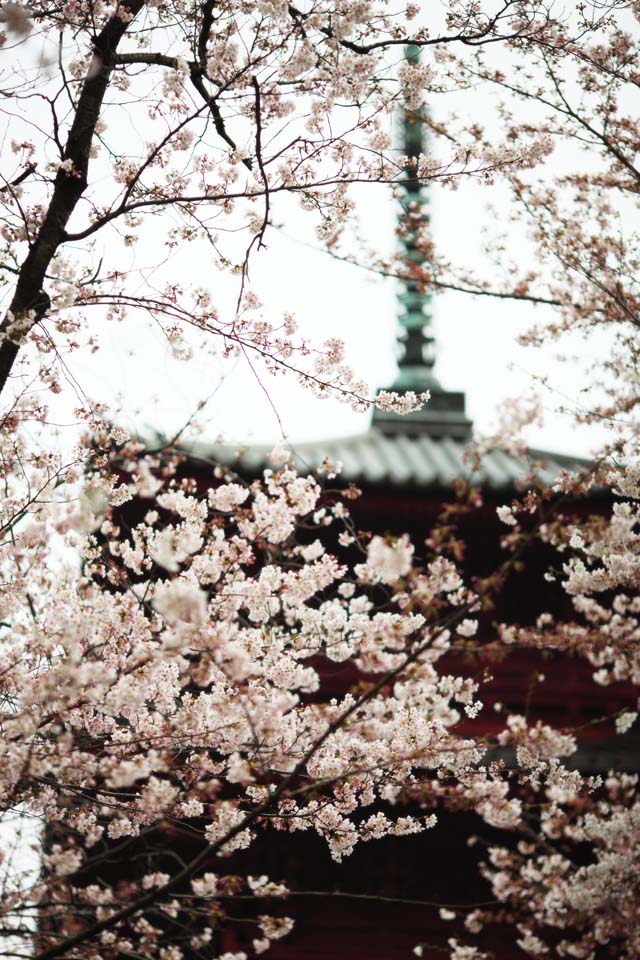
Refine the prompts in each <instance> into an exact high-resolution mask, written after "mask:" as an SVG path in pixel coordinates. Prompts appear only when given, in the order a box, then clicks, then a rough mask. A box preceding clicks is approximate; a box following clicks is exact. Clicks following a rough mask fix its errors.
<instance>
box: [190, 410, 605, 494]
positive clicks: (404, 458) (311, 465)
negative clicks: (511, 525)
mask: <svg viewBox="0 0 640 960" xmlns="http://www.w3.org/2000/svg"><path fill="white" fill-rule="evenodd" d="M271 450H272V446H267V445H263V444H261V445H248V446H245V447H242V446H232V445H231V444H222V443H221V444H214V445H210V444H204V443H196V444H192V445H190V446H189V448H188V450H186V451H185V452H186V453H187V454H188V455H189V456H192V457H194V458H195V459H201V458H202V459H206V460H211V461H215V462H217V463H222V464H224V465H225V466H228V467H230V468H231V469H233V470H235V471H236V472H238V473H240V474H244V475H245V476H256V475H258V474H259V473H260V472H261V471H262V470H263V469H265V468H267V467H273V463H272V462H271V460H270V458H269V454H270V452H271ZM289 451H290V454H291V458H292V460H293V463H294V465H295V466H296V468H297V469H298V470H299V471H300V472H301V473H305V472H310V471H314V470H318V469H319V468H320V467H321V466H322V463H323V461H325V460H327V459H328V460H329V461H330V462H332V463H340V464H342V470H341V474H340V476H341V479H342V480H343V481H345V482H347V483H355V484H362V485H364V486H367V487H370V486H372V485H375V486H385V487H388V486H391V487H398V488H415V489H420V490H429V491H433V492H438V491H440V492H443V491H446V490H448V489H449V488H450V487H451V484H452V482H453V481H454V480H456V479H457V478H459V477H464V478H466V479H468V480H469V481H470V482H472V483H473V484H474V485H477V486H479V487H481V488H482V489H483V490H485V491H487V492H489V491H495V492H496V493H498V492H500V493H502V492H504V493H507V492H509V491H514V490H516V489H517V488H519V487H521V486H522V485H524V486H525V487H526V486H527V485H528V484H527V479H528V478H529V477H530V475H531V473H532V464H533V465H534V466H535V472H536V475H537V476H539V477H540V479H541V480H542V481H543V482H545V483H553V482H554V481H555V480H556V479H557V477H558V476H559V474H560V473H561V472H562V471H563V470H580V469H584V468H585V467H587V466H588V461H587V460H582V459H579V458H577V457H568V456H565V455H562V454H556V453H548V452H545V451H542V450H529V451H528V453H529V456H528V458H525V457H517V456H514V455H513V454H510V453H507V452H505V451H504V450H497V449H496V450H491V451H489V452H488V453H486V454H484V456H483V457H482V458H481V460H480V464H479V466H476V465H475V464H474V463H473V462H472V459H471V457H469V456H467V452H468V451H469V443H468V440H466V439H465V438H459V437H452V436H437V437H433V436H429V435H428V434H426V433H425V434H422V435H414V436H408V435H406V434H403V433H397V434H386V433H384V432H383V431H382V430H381V429H379V428H378V427H377V426H375V425H374V426H372V427H371V429H369V430H368V431H367V432H366V433H360V434H356V435H355V436H348V437H334V438H329V439H326V440H316V441H313V442H305V443H292V444H290V445H289Z"/></svg>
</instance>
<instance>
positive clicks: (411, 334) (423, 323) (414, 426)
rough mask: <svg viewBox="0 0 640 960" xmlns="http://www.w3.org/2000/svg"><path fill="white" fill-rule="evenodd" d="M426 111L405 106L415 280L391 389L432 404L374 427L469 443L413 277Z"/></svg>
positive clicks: (407, 206)
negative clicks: (426, 396) (442, 377)
mask: <svg viewBox="0 0 640 960" xmlns="http://www.w3.org/2000/svg"><path fill="white" fill-rule="evenodd" d="M405 58H406V60H407V62H408V63H410V64H418V63H419V62H420V47H418V46H415V45H413V44H410V45H408V46H407V47H405ZM424 112H425V107H424V106H423V105H421V106H418V107H417V108H416V107H413V106H410V105H409V104H408V103H407V104H405V106H404V109H403V111H402V142H401V151H402V157H403V158H404V170H403V174H402V176H401V178H400V179H399V180H398V187H399V194H400V197H399V200H400V218H401V219H400V227H401V229H400V238H401V243H402V247H403V256H402V259H403V261H404V262H405V263H406V265H407V267H408V268H409V269H408V273H409V275H408V276H407V277H406V278H405V279H403V280H402V281H401V285H400V290H399V293H398V301H399V303H400V307H401V309H400V313H399V315H398V322H399V328H400V329H399V336H398V344H399V347H400V355H399V358H398V368H399V369H398V376H397V377H396V380H395V382H394V383H393V384H392V386H391V389H392V390H395V391H396V392H397V393H408V392H409V391H415V393H423V392H424V391H426V390H428V391H429V392H430V394H431V399H430V400H429V402H428V403H427V404H425V406H424V407H423V408H422V409H421V410H418V411H416V412H415V413H411V414H408V415H406V416H398V415H397V414H395V413H389V412H384V411H380V410H376V411H375V413H374V416H373V423H374V426H376V427H378V428H379V429H380V430H382V432H383V433H385V434H404V435H405V436H411V435H416V436H418V435H421V436H425V435H426V436H430V437H450V438H455V439H456V440H467V439H469V438H470V436H471V421H470V420H468V418H467V416H466V413H465V405H466V404H465V395H464V393H461V392H459V391H451V390H445V389H443V387H442V385H441V384H440V381H439V380H438V378H437V377H436V374H435V371H434V367H435V360H436V351H435V337H434V333H433V324H432V314H431V294H430V293H427V292H426V291H425V290H424V287H423V285H422V284H421V283H420V282H419V281H418V280H417V279H416V278H414V277H412V276H411V266H412V265H413V264H415V265H416V266H417V267H418V266H420V265H421V264H422V263H423V259H424V254H422V253H421V252H420V250H419V248H418V243H417V240H418V235H419V233H422V232H424V229H425V227H426V226H428V224H429V214H428V209H429V197H428V195H427V191H426V188H425V187H424V186H423V184H422V183H421V182H420V178H419V170H418V166H419V163H420V159H421V158H422V157H424V155H425V153H426V147H425V126H424V120H423V115H424Z"/></svg>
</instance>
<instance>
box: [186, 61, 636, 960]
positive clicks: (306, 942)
mask: <svg viewBox="0 0 640 960" xmlns="http://www.w3.org/2000/svg"><path fill="white" fill-rule="evenodd" d="M406 56H407V57H408V59H409V60H411V61H413V62H417V59H418V56H419V50H418V48H415V47H408V48H407V51H406ZM420 113H421V111H411V110H409V109H407V110H405V111H404V115H403V118H402V125H401V126H402V143H401V146H400V151H399V152H400V155H401V156H402V158H403V164H402V165H403V173H402V176H401V178H400V179H399V181H398V187H397V189H398V194H399V201H400V218H401V219H400V229H399V234H400V238H401V243H402V244H403V247H404V250H403V259H404V261H405V263H406V264H407V267H408V270H407V277H406V278H405V279H403V280H402V282H401V283H400V284H399V293H398V301H399V305H400V306H399V315H398V328H399V330H398V374H397V377H396V379H395V381H394V383H392V384H391V385H390V386H389V389H390V390H393V391H396V392H398V393H401V394H402V393H407V392H411V391H413V392H415V393H422V392H425V391H429V393H430V400H429V402H428V403H427V404H425V405H424V406H423V407H422V408H421V409H420V410H417V411H415V412H413V413H411V414H409V415H406V416H398V415H396V414H394V413H388V412H381V411H377V410H376V411H375V413H374V415H373V418H372V422H371V425H370V427H369V429H368V430H367V431H366V432H363V433H360V434H358V435H355V436H351V437H346V438H345V437H341V438H327V439H325V440H321V441H315V442H313V443H299V444H295V445H294V446H293V448H292V451H291V453H292V459H293V462H294V464H295V465H296V466H297V467H298V469H300V470H301V471H302V472H309V471H310V470H314V469H317V468H319V467H321V465H322V464H323V462H324V461H325V460H326V459H328V460H329V461H331V462H333V463H340V464H341V474H340V480H341V481H342V482H344V484H345V485H348V484H355V485H357V486H358V487H359V488H360V490H361V495H360V497H359V498H358V499H356V500H355V501H354V502H353V503H352V505H351V506H350V511H351V513H352V516H353V517H354V520H355V522H356V524H357V525H358V527H359V528H360V529H361V530H364V531H371V532H374V533H381V534H386V533H391V534H396V535H399V534H402V533H405V532H406V533H409V535H410V536H411V538H412V541H413V542H414V544H416V549H417V551H419V550H420V549H421V548H422V549H423V550H424V546H423V545H424V544H425V540H427V539H428V538H429V536H430V533H431V531H432V529H433V527H434V525H435V524H436V522H437V518H438V516H439V515H440V513H441V511H442V508H443V505H444V504H445V503H446V502H448V501H452V500H453V499H455V495H454V492H453V489H452V486H453V484H454V482H455V481H456V480H459V479H460V478H464V480H465V482H466V483H467V484H470V485H473V486H474V487H475V488H477V490H478V493H479V498H478V499H479V500H481V504H480V505H478V506H477V507H474V509H473V510H471V511H469V513H468V515H467V516H466V518H465V520H464V527H463V533H464V538H465V541H466V544H467V553H466V556H465V561H464V566H465V570H466V572H467V573H468V574H469V575H473V576H480V577H482V576H486V575H489V574H490V573H491V572H492V571H494V570H495V569H496V568H497V567H498V566H499V565H500V563H501V562H502V561H503V560H504V558H505V554H504V552H503V551H502V549H501V546H500V540H501V537H502V536H503V535H504V530H505V528H504V526H503V525H502V524H500V522H499V521H498V518H497V515H496V508H497V507H498V506H500V505H502V504H504V503H508V502H509V500H510V498H512V497H513V496H516V495H519V494H521V493H522V492H523V491H524V490H526V488H527V486H528V485H530V484H531V483H532V482H533V470H532V465H534V466H535V474H536V475H537V477H538V478H539V479H540V480H541V481H542V482H544V483H545V484H552V483H553V482H554V480H555V479H556V478H557V477H558V475H559V474H560V473H561V471H562V470H563V469H567V468H569V469H570V468H576V467H580V466H586V462H585V461H583V462H579V461H577V460H576V459H575V458H569V457H564V456H560V455H556V454H552V453H546V452H543V451H538V450H532V451H529V457H524V458H521V457H517V456H515V455H513V454H510V453H508V452H505V451H504V450H500V449H495V450H492V451H489V452H487V453H485V454H484V455H483V456H482V457H481V458H480V459H478V458H473V457H470V456H469V450H470V445H471V440H472V423H471V420H470V419H469V417H468V416H467V412H466V397H465V393H464V392H463V391H460V390H448V389H446V388H445V387H444V386H443V385H442V384H441V382H440V380H439V378H438V376H437V373H436V360H437V357H436V343H435V336H434V329H433V322H432V300H431V295H430V294H429V293H428V292H426V291H425V289H424V287H423V285H422V284H421V283H420V281H419V280H416V279H414V278H413V273H412V270H411V266H412V265H415V266H416V267H420V256H421V254H420V251H419V249H418V245H417V243H416V236H417V233H418V231H422V230H423V229H424V227H425V226H426V225H427V224H428V210H429V199H428V195H427V193H426V190H425V187H424V186H423V185H422V184H421V183H420V181H419V179H418V177H417V171H416V168H417V165H418V161H419V158H420V157H421V156H424V154H425V152H426V150H425V126H424V122H423V120H422V118H421V116H420ZM416 272H417V271H416ZM269 449H270V448H269V447H267V446H262V447H260V446H251V447H248V448H247V449H246V450H244V451H242V452H241V453H238V451H237V450H236V449H232V448H231V447H229V446H224V445H207V444H199V445H198V446H197V447H192V448H190V450H189V451H188V455H189V456H190V459H189V461H188V463H187V465H186V469H187V471H188V472H189V473H190V475H192V476H195V477H196V478H197V476H198V474H199V473H201V472H202V474H203V477H204V475H206V476H210V464H211V462H216V463H220V462H222V463H224V464H225V465H226V466H227V467H229V468H230V469H232V470H233V471H236V472H237V473H239V474H241V475H243V476H245V477H247V478H250V477H253V476H257V475H258V474H259V473H261V471H262V470H263V469H265V468H266V467H271V466H272V464H271V463H270V462H269V459H268V454H269ZM610 501H611V498H610V495H609V494H608V493H607V492H606V491H601V492H599V493H598V492H597V493H596V494H594V496H593V497H592V499H591V500H590V501H589V502H588V503H587V504H584V505H582V506H581V507H580V506H578V507H577V509H578V510H582V511H583V512H584V513H593V512H596V513H606V512H608V510H609V509H610ZM551 561H552V552H551V550H550V549H548V548H546V547H544V545H538V546H537V547H535V548H534V549H533V551H532V555H531V556H530V558H529V561H528V563H527V567H526V573H524V574H522V575H520V576H518V575H517V574H514V575H513V576H512V577H511V579H510V580H509V582H508V583H507V585H506V588H505V589H503V590H502V592H501V594H500V595H499V596H498V597H497V599H496V606H495V609H494V611H493V613H492V618H491V619H492V623H489V624H487V623H485V624H484V626H483V628H481V635H480V640H481V641H482V640H491V639H493V637H492V636H491V635H490V634H491V631H492V629H493V626H492V624H494V623H496V622H500V621H506V622H515V623H525V624H526V623H533V622H534V621H535V618H536V617H537V616H538V615H539V614H540V613H541V612H542V611H544V610H551V611H552V612H554V613H556V614H557V615H565V616H571V607H570V603H569V600H568V597H567V596H566V594H565V593H564V592H563V591H562V590H561V589H560V588H559V587H558V586H556V585H554V584H550V583H548V582H547V581H545V578H544V573H545V570H546V569H547V567H548V565H549V563H550V562H551ZM532 583H534V584H536V587H535V589H531V584H532ZM487 619H488V618H487ZM483 629H484V635H483V634H482V630H483ZM450 656H451V661H449V657H447V658H445V660H443V661H442V664H444V666H443V669H450V670H451V672H455V673H456V674H460V673H464V671H465V665H464V663H462V662H461V660H460V658H458V659H457V660H455V656H456V655H450ZM568 667H570V669H568ZM541 668H544V670H545V672H546V673H547V674H548V675H549V676H548V681H547V682H546V683H545V684H541V685H540V686H539V690H538V689H536V691H535V694H534V695H532V693H531V689H532V678H534V677H535V676H537V675H538V674H539V673H540V672H542V671H541ZM466 669H468V671H469V673H476V674H477V672H478V663H477V661H476V662H475V663H473V664H472V665H470V666H468V667H467V668H466ZM491 672H492V674H493V680H492V682H491V684H490V685H488V686H487V688H483V690H482V693H481V695H482V699H483V701H484V702H485V710H484V711H483V712H482V715H481V716H480V718H478V720H477V721H468V722H463V724H462V727H461V729H468V731H469V732H470V733H475V734H477V733H484V734H487V735H491V734H493V733H496V732H497V731H498V729H501V727H502V725H503V721H502V719H501V716H500V714H499V712H496V710H495V709H493V708H494V707H498V706H500V705H502V706H503V708H504V710H505V712H515V713H518V712H523V710H524V709H525V707H524V705H525V704H527V709H528V706H529V705H530V706H531V707H532V709H533V710H534V712H535V716H536V718H538V719H542V720H543V721H544V722H547V723H550V724H553V725H555V726H558V727H561V728H563V727H575V728H582V727H585V726H586V727H588V726H589V724H590V723H593V719H594V717H596V716H604V715H611V714H612V713H613V712H615V710H616V709H618V707H619V705H620V697H621V694H620V691H619V690H618V691H616V690H614V689H613V688H603V687H597V686H596V685H595V684H594V683H593V682H592V678H591V673H592V669H591V668H590V667H589V665H588V664H586V663H584V662H582V661H578V660H572V661H571V662H570V664H568V663H567V662H566V661H562V662H561V663H560V665H559V667H558V664H557V663H556V666H555V667H554V666H553V665H551V666H550V665H549V663H548V661H544V660H543V658H542V657H541V655H540V654H539V653H537V652H536V651H530V652H524V653H522V652H521V653H515V654H513V655H512V656H510V657H509V658H507V659H506V660H505V661H503V662H502V663H498V664H494V665H492V669H491ZM352 681H353V677H352V676H351V675H349V676H348V675H347V674H345V675H344V676H342V675H341V674H340V671H339V670H336V675H335V681H334V683H335V694H336V695H339V694H340V693H344V692H346V689H348V686H349V683H350V682H352ZM637 748H638V744H637V742H636V741H635V740H633V742H632V739H631V738H612V737H611V736H610V735H606V733H605V735H604V736H603V735H602V733H600V735H598V734H597V733H596V734H594V735H593V736H592V737H591V739H589V737H587V738H586V740H585V741H584V742H583V744H582V745H581V747H580V749H579V751H578V754H577V755H576V756H575V757H574V758H573V762H574V763H575V766H576V767H578V768H580V769H581V770H582V771H588V772H592V773H595V772H606V771H607V770H608V769H610V768H613V767H617V768H618V769H627V770H630V769H634V768H635V767H637V755H638V754H637V753H636V751H637ZM496 758H498V757H497V754H496ZM501 759H504V760H505V762H507V763H508V762H509V757H508V755H507V754H505V756H504V757H502V758H501ZM472 820H473V817H472V816H471V815H466V814H456V815H448V816H447V817H445V818H444V822H443V823H441V825H440V826H439V827H438V829H435V830H433V831H427V832H426V833H424V834H421V835H418V836H415V837H407V838H386V839H383V840H381V841H377V842H376V843H371V844H366V845H362V846H360V847H358V848H357V849H356V851H355V852H354V854H353V856H352V857H350V858H349V859H348V860H347V861H346V862H345V863H344V864H342V865H341V866H340V867H337V866H336V865H335V864H333V863H332V862H331V860H330V857H329V854H328V852H327V850H326V847H325V845H324V844H323V843H322V841H321V840H319V838H318V837H316V836H315V835H311V834H309V833H305V834H293V835H289V834H283V833H274V834H266V835H265V836H264V837H261V839H260V842H259V843H256V845H255V847H252V848H251V849H250V850H249V851H248V852H247V853H246V854H239V855H237V856H235V857H234V858H233V861H234V864H236V863H237V868H238V871H239V872H245V871H248V872H251V873H257V874H261V873H265V874H268V875H269V876H271V877H273V878H275V879H282V880H283V881H284V882H285V883H286V884H287V886H288V887H290V889H291V890H293V891H297V892H298V895H297V896H296V898H295V900H294V901H293V904H292V905H290V906H289V907H288V909H289V911H290V912H293V913H294V914H295V916H296V917H297V921H296V928H295V931H294V933H293V934H292V935H291V936H290V937H287V938H286V939H284V940H283V941H280V942H278V943H277V944H274V945H273V947H272V948H271V950H270V952H269V957H270V958H271V960H294V958H295V960H329V958H331V960H401V958H402V960H406V958H407V957H410V956H411V955H412V947H413V945H415V944H416V943H418V942H422V943H424V942H425V941H427V942H428V941H429V939H430V938H431V939H432V940H433V943H434V947H433V952H432V953H431V952H429V950H428V949H425V951H424V952H423V954H422V955H423V956H424V957H433V958H437V957H440V956H442V946H443V944H446V941H447V936H448V935H449V929H448V928H447V925H446V923H444V922H442V921H441V920H439V919H438V912H437V910H435V909H428V908H427V906H426V903H427V902H429V903H431V904H437V903H438V902H440V903H446V902H449V903H451V902H455V901H458V900H460V899H463V900H468V901H469V902H471V901H472V900H474V899H477V900H481V899H482V897H483V896H484V897H486V896H487V893H488V888H487V887H486V886H485V885H484V882H483V881H482V880H481V879H480V878H479V875H478V871H477V855H476V854H475V853H473V852H470V851H469V850H468V848H467V845H466V837H467V836H468V835H469V833H471V832H473V829H472V827H473V824H472V826H471V827H470V823H471V821H472ZM485 832H486V831H485ZM489 832H490V831H489ZM462 876H463V877H464V879H461V877H462ZM474 877H475V879H473V878H474ZM320 894H322V896H320ZM369 894H371V896H369ZM235 946H237V945H235V944H234V943H233V942H231V941H230V943H229V949H232V948H234V947H235ZM490 946H491V949H493V951H494V955H495V957H496V958H498V960H512V958H514V960H515V958H516V957H520V956H522V954H521V952H520V951H519V949H518V948H516V947H515V946H513V937H511V936H510V931H507V933H506V934H505V933H500V934H499V938H498V939H497V940H493V941H491V944H490Z"/></svg>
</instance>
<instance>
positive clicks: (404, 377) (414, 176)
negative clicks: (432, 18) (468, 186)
mask: <svg viewBox="0 0 640 960" xmlns="http://www.w3.org/2000/svg"><path fill="white" fill-rule="evenodd" d="M405 59H406V61H407V62H408V63H410V64H416V65H417V64H418V63H419V62H420V47H418V46H415V45H413V44H410V45H409V46H407V47H405ZM423 113H424V107H423V106H418V107H413V106H409V104H408V103H406V104H405V106H404V109H403V111H402V152H403V155H404V157H405V158H406V161H407V162H406V164H405V168H404V176H403V177H402V179H401V180H400V186H401V187H402V194H401V196H400V205H401V213H400V227H401V231H400V235H401V242H402V246H403V248H404V255H403V260H404V262H405V264H406V267H407V269H408V270H409V271H411V268H412V266H413V265H414V264H415V266H416V267H418V266H419V265H420V263H421V261H422V256H421V254H420V252H419V251H418V250H417V237H418V233H419V232H421V231H422V230H424V227H425V225H426V224H428V222H429V215H428V206H429V198H428V196H427V195H426V193H425V190H424V188H423V186H422V184H421V183H420V180H419V178H418V170H417V168H418V164H419V161H420V158H421V157H422V156H424V153H425V144H424V140H425V134H424V131H425V128H424V120H423ZM398 300H399V301H400V304H401V306H402V310H401V312H400V315H399V317H398V320H399V322H400V327H401V333H400V346H401V354H400V357H399V359H398V366H399V368H400V370H399V374H398V378H397V380H396V382H395V384H394V388H395V389H398V390H415V391H416V392H418V391H423V390H429V389H433V388H438V387H439V386H440V384H439V383H438V380H437V378H436V376H435V374H434V370H433V368H434V364H435V338H434V336H433V327H432V322H431V295H430V294H428V293H425V292H424V289H422V286H421V284H419V283H418V282H417V280H415V279H412V278H411V277H409V278H407V279H406V280H403V281H402V288H401V291H400V293H399V294H398Z"/></svg>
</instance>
